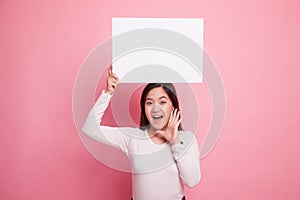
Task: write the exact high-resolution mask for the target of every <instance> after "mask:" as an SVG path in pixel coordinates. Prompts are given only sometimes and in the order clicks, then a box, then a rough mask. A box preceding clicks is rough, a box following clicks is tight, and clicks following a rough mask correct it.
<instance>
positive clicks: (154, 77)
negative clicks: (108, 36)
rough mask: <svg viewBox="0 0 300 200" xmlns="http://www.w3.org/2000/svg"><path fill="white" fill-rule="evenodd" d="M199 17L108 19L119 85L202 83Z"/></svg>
mask: <svg viewBox="0 0 300 200" xmlns="http://www.w3.org/2000/svg"><path fill="white" fill-rule="evenodd" d="M203 28H204V27H203V19H202V18H112V36H113V37H112V57H113V67H114V69H113V70H114V73H116V74H117V75H118V76H119V78H120V82H121V83H147V82H171V83H176V82H188V83H201V82H202V63H203V61H202V59H203V53H204V52H203V51H202V49H203V32H204V31H203Z"/></svg>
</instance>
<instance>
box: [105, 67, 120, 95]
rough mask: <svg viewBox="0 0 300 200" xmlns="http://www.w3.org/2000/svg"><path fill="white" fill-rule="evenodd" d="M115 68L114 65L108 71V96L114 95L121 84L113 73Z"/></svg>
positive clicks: (106, 91)
mask: <svg viewBox="0 0 300 200" xmlns="http://www.w3.org/2000/svg"><path fill="white" fill-rule="evenodd" d="M112 69H113V67H112V65H111V66H110V67H109V69H108V76H107V79H106V80H107V82H106V90H105V93H107V94H113V93H114V91H115V89H116V87H117V85H118V84H119V77H118V76H117V75H116V74H115V73H113V71H112Z"/></svg>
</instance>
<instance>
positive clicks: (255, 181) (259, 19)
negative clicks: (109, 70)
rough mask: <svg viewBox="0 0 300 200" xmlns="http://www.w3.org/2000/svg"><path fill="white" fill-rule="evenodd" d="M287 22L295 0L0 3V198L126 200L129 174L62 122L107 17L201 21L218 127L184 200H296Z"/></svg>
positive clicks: (291, 37) (295, 111) (295, 115)
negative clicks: (216, 80)
mask: <svg viewBox="0 0 300 200" xmlns="http://www.w3.org/2000/svg"><path fill="white" fill-rule="evenodd" d="M84 2H85V3H84ZM299 13H300V5H299V2H297V1H296V0H294V1H292V0H288V1H286V0H281V1H278V0H273V1H255V0H254V1H253V0H246V1H243V2H242V1H233V0H228V1H224V2H221V1H216V0H210V1H191V0H187V1H180V2H179V1H178V2H177V1H170V0H166V1H158V0H153V1H140V0H131V1H120V2H117V1H114V0H111V1H109V2H108V1H107V2H104V1H102V2H101V1H96V0H94V1H74V0H62V1H59V3H54V2H53V1H50V0H46V1H38V0H27V1H21V0H19V1H10V0H2V1H0V27H1V28H0V36H1V42H0V44H1V45H0V56H1V59H0V77H1V78H0V84H1V104H0V107H1V127H2V132H1V133H2V136H1V140H0V143H1V151H0V152H1V153H0V154H1V165H0V172H1V173H0V199H7V200H11V199H31V200H35V199H51V200H52V199H73V200H77V199H78V200H79V199H89V200H92V199H95V200H96V199H129V197H130V195H131V194H130V189H131V187H130V183H131V180H130V175H129V174H124V173H121V172H118V171H115V170H112V169H110V168H108V167H106V166H104V165H103V164H101V163H99V162H98V161H97V160H96V159H94V158H93V157H92V156H91V155H90V154H89V153H88V152H87V151H86V149H85V148H84V146H83V145H82V143H81V141H80V139H79V137H78V134H77V131H76V128H75V126H74V122H73V116H72V89H73V84H74V81H75V78H76V73H77V71H78V70H79V67H80V65H81V63H82V61H83V60H84V58H85V57H86V56H87V55H88V53H89V52H90V51H91V50H92V49H93V48H94V47H95V46H96V45H97V44H99V43H101V42H102V41H104V40H105V39H107V38H109V37H110V36H111V18H112V17H203V18H204V19H205V41H204V45H205V49H206V50H207V52H208V53H209V55H210V56H211V58H212V59H213V60H214V62H215V63H216V65H217V66H218V69H219V71H220V73H221V75H222V78H223V81H224V86H225V89H226V95H227V118H226V122H225V126H224V129H223V132H222V135H221V138H220V140H219V142H218V143H217V145H216V147H215V149H214V151H213V152H212V153H210V154H209V156H208V157H206V158H205V159H203V160H202V172H203V176H202V180H201V183H200V184H199V185H198V186H197V187H196V188H194V189H192V190H190V189H187V192H186V196H187V197H188V199H211V200H213V199H228V200H229V199H230V200H232V199H246V200H247V199H249V200H252V199H295V200H296V199H300V189H299V188H300V171H299V169H300V156H299V153H298V151H299V144H298V143H299V142H300V134H299V133H300V128H299V119H300V108H299V102H300V94H299V92H300V91H299V84H300V78H299V74H300V68H299V66H300V62H299V52H300V51H299V46H300V40H299V35H300V26H299V24H300V21H299V18H300V16H299Z"/></svg>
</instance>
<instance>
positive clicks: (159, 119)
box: [151, 115, 164, 124]
mask: <svg viewBox="0 0 300 200" xmlns="http://www.w3.org/2000/svg"><path fill="white" fill-rule="evenodd" d="M151 117H152V121H153V123H155V124H160V123H161V122H163V119H164V116H163V115H153V116H151Z"/></svg>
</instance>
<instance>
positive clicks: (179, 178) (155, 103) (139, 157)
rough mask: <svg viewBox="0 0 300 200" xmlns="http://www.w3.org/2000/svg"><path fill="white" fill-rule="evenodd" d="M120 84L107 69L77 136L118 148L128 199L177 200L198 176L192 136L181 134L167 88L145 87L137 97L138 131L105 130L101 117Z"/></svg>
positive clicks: (173, 94) (173, 100) (172, 92)
mask: <svg viewBox="0 0 300 200" xmlns="http://www.w3.org/2000/svg"><path fill="white" fill-rule="evenodd" d="M118 82H119V79H118V77H117V75H116V74H114V73H113V72H112V67H110V69H109V73H108V77H107V85H106V90H105V91H102V94H101V95H100V97H99V98H98V100H97V101H96V103H95V105H94V106H93V108H92V109H91V111H90V113H89V115H88V117H87V119H86V121H85V124H84V126H83V128H82V131H83V132H84V133H86V134H87V135H88V136H90V137H92V138H93V139H96V140H98V141H100V142H103V143H107V144H109V145H112V146H114V147H117V148H119V149H121V150H122V151H123V152H124V153H125V154H126V155H127V156H128V158H129V160H130V162H131V165H132V170H133V173H132V179H133V180H132V184H133V185H132V188H133V191H132V192H133V200H182V199H185V197H184V185H186V186H188V187H190V188H191V187H194V186H196V185H197V184H198V182H199V181H200V177H201V172H200V154H199V148H198V144H197V139H196V137H195V136H194V134H193V133H191V132H188V131H183V130H182V128H181V119H182V118H181V117H180V111H179V103H178V99H177V95H176V91H175V88H174V87H173V85H172V84H170V83H169V84H166V83H149V84H147V85H146V87H145V88H144V90H143V92H142V96H141V100H140V106H141V117H140V127H139V128H125V127H122V128H120V127H107V126H102V125H100V124H101V123H100V122H101V118H102V116H103V114H104V111H105V110H106V108H107V106H108V104H109V102H110V99H111V98H112V96H113V93H114V92H115V89H116V87H117V85H118Z"/></svg>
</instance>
